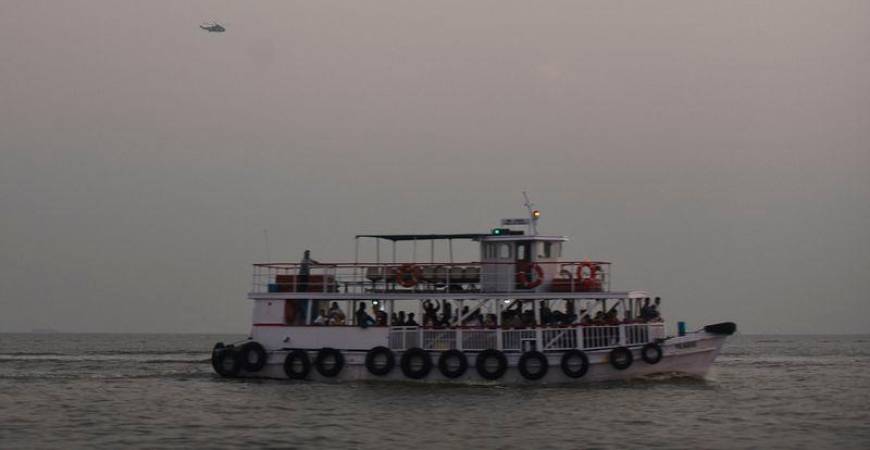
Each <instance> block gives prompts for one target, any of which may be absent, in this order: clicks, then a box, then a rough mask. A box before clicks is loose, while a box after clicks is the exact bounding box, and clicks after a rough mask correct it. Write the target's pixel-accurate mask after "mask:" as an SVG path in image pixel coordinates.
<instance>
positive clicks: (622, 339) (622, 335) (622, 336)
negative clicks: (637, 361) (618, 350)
mask: <svg viewBox="0 0 870 450" xmlns="http://www.w3.org/2000/svg"><path fill="white" fill-rule="evenodd" d="M625 341H626V339H625V324H623V325H620V326H619V345H621V346H625Z"/></svg>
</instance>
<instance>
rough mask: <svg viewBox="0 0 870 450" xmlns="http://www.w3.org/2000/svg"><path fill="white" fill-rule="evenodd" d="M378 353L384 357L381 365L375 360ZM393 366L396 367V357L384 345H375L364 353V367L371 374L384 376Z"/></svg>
mask: <svg viewBox="0 0 870 450" xmlns="http://www.w3.org/2000/svg"><path fill="white" fill-rule="evenodd" d="M380 355H384V357H385V358H386V360H385V361H384V365H382V366H378V361H377V358H378V356H380ZM393 367H396V357H395V356H394V355H393V352H392V351H390V349H388V348H386V347H375V348H373V349H371V350H369V352H368V353H366V369H368V371H369V373H371V374H372V375H378V376H384V375H386V374H388V373H390V372H391V371H392V370H393Z"/></svg>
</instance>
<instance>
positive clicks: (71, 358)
mask: <svg viewBox="0 0 870 450" xmlns="http://www.w3.org/2000/svg"><path fill="white" fill-rule="evenodd" d="M210 360H211V359H210V357H209V355H208V354H203V353H202V352H198V353H151V354H144V353H137V354H74V355H64V354H56V353H55V354H33V353H28V354H16V353H5V354H0V363H4V362H17V363H21V362H36V363H50V362H56V363H78V362H82V363H86V362H135V363H142V364H192V363H197V364H198V363H203V362H209V361H210Z"/></svg>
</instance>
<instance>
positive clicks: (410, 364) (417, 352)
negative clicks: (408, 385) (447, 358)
mask: <svg viewBox="0 0 870 450" xmlns="http://www.w3.org/2000/svg"><path fill="white" fill-rule="evenodd" d="M415 360H419V361H420V367H418V368H416V369H415V368H414V362H415ZM400 365H401V366H402V373H403V374H405V376H406V377H408V378H411V379H414V380H419V379H420V378H425V377H426V375H429V372H431V371H432V358H431V357H430V356H429V352H427V351H426V350H423V349H422V348H420V347H413V348H410V349H408V350H406V351H405V352H404V353H402V361H401V364H400Z"/></svg>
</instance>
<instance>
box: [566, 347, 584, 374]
mask: <svg viewBox="0 0 870 450" xmlns="http://www.w3.org/2000/svg"><path fill="white" fill-rule="evenodd" d="M574 358H579V359H580V368H578V369H575V368H573V367H571V360H572V359H574ZM561 366H562V372H563V373H564V374H565V375H567V376H568V377H571V378H580V377H582V376H583V375H586V372H588V371H589V358H588V357H587V356H586V353H583V352H582V351H580V350H568V351H567V352H565V353H564V354H562V364H561Z"/></svg>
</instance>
